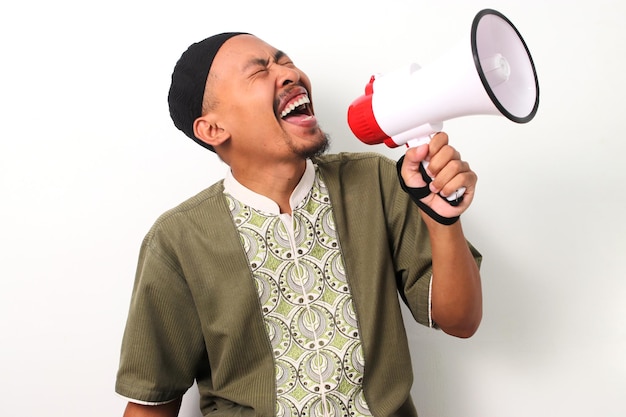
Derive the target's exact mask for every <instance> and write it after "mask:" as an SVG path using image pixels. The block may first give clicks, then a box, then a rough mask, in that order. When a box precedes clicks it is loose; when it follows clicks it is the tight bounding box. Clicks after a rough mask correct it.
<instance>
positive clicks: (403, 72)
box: [348, 9, 539, 199]
mask: <svg viewBox="0 0 626 417" xmlns="http://www.w3.org/2000/svg"><path fill="white" fill-rule="evenodd" d="M538 106H539V82H538V80H537V72H536V70H535V65H534V63H533V59H532V57H531V55H530V52H529V50H528V47H527V46H526V43H525V42H524V39H523V38H522V36H521V35H520V33H519V31H518V30H517V29H516V28H515V26H514V25H513V23H511V21H510V20H509V19H508V18H506V17H505V16H504V15H503V14H502V13H500V12H498V11H496V10H493V9H484V10H481V11H480V12H479V13H478V14H476V16H475V17H474V20H473V22H472V27H471V36H470V45H467V41H466V40H465V41H463V42H460V43H459V44H458V45H457V46H456V47H455V48H453V49H452V50H451V51H450V52H449V53H448V54H446V55H444V56H443V57H442V58H440V59H439V60H438V61H437V62H435V63H434V64H433V65H430V66H427V67H425V68H420V66H419V65H418V64H416V63H411V64H409V65H406V66H404V67H402V68H399V69H397V70H395V71H392V72H390V73H388V74H384V75H373V76H372V77H371V78H370V80H369V83H368V84H367V85H366V87H365V94H364V95H362V96H361V97H359V98H357V99H356V100H355V101H353V102H352V104H351V105H350V106H349V108H348V124H349V126H350V129H351V130H352V132H353V133H354V135H355V136H356V137H357V138H359V139H360V140H361V141H362V142H364V143H366V144H369V145H374V144H379V143H385V144H386V145H387V146H389V147H391V148H395V147H397V146H401V145H405V144H406V145H407V146H410V147H412V146H419V145H421V144H424V143H428V142H429V141H430V138H431V136H432V135H433V134H434V133H436V132H439V131H441V130H442V128H443V122H444V121H446V120H450V119H454V118H457V117H461V116H469V115H481V114H482V115H502V116H505V117H507V118H508V119H509V120H511V121H513V122H516V123H527V122H529V121H530V120H532V119H533V117H535V114H536V112H537V108H538ZM463 191H464V190H458V191H457V195H456V196H451V197H450V198H449V199H455V198H456V199H458V198H459V197H460V195H462V192H463Z"/></svg>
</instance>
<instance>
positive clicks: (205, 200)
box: [116, 154, 480, 417]
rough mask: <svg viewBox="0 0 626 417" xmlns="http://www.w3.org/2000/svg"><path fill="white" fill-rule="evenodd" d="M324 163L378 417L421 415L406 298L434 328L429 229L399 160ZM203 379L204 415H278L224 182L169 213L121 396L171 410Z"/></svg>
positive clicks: (149, 248) (137, 317) (140, 273)
mask: <svg viewBox="0 0 626 417" xmlns="http://www.w3.org/2000/svg"><path fill="white" fill-rule="evenodd" d="M316 163H317V164H318V166H319V170H320V173H321V175H322V177H323V179H324V181H325V183H326V185H327V187H328V190H329V194H330V198H331V202H332V205H333V213H334V216H335V219H336V222H337V224H336V226H337V229H338V236H339V240H340V246H341V248H342V251H343V256H344V260H345V262H346V274H347V279H348V281H349V283H350V288H351V290H352V296H353V298H354V305H355V309H356V312H357V315H358V321H359V325H360V333H361V337H362V341H363V349H364V354H365V376H364V390H365V397H366V399H367V403H368V405H369V407H370V410H371V411H372V413H373V414H374V416H381V417H382V416H398V417H399V416H403V417H406V416H415V415H416V413H415V409H414V407H413V405H412V403H411V400H410V388H411V384H412V372H411V369H412V367H411V361H410V357H409V347H408V343H407V338H406V333H405V330H404V326H403V321H402V317H401V311H400V305H399V300H398V291H399V292H400V295H401V297H402V298H403V299H404V300H405V301H406V303H407V305H408V306H409V308H410V310H411V311H412V314H413V315H414V317H415V319H416V320H417V321H418V322H420V323H422V324H425V325H428V324H429V320H428V317H429V304H428V297H429V283H430V275H431V264H430V256H431V255H430V245H429V243H428V234H427V231H426V229H425V226H424V224H423V222H422V221H421V219H420V218H419V213H418V210H417V208H416V207H415V205H414V204H413V203H412V202H411V201H410V200H409V199H408V197H407V196H406V194H405V193H404V192H403V191H402V190H401V189H400V187H399V184H398V181H397V177H396V168H395V162H393V161H390V160H388V159H386V158H384V157H381V156H379V155H375V154H339V155H329V156H324V157H321V158H319V159H318V160H317V161H316ZM472 250H473V248H472ZM474 254H475V257H476V259H477V262H480V255H479V254H478V253H477V252H475V251H474ZM194 379H196V380H197V382H198V387H199V390H200V393H201V408H202V412H203V414H204V415H211V416H235V415H238V416H239V415H241V416H247V415H250V416H268V417H269V416H273V415H274V413H275V406H276V404H275V403H276V396H275V376H274V364H273V355H272V351H271V345H270V342H269V339H268V336H267V334H266V331H265V327H264V323H263V316H262V314H261V309H260V304H259V300H258V296H257V293H256V288H255V286H254V282H253V279H252V276H251V272H250V267H249V265H248V260H247V257H246V255H245V252H244V250H243V248H242V246H241V243H240V240H239V236H238V233H237V230H236V229H235V227H234V225H233V223H232V219H231V217H230V213H229V210H228V207H227V205H226V200H225V198H224V196H223V186H222V183H221V182H219V183H217V184H215V185H214V186H212V187H210V188H208V189H207V190H205V191H203V192H201V193H199V194H198V195H196V196H195V197H192V198H191V199H189V200H187V201H185V202H184V203H182V204H181V205H180V206H178V207H176V208H175V209H173V210H171V211H169V212H167V213H165V214H164V215H163V216H161V217H160V218H159V219H158V220H157V221H156V223H155V225H154V226H153V228H152V229H151V230H150V232H149V233H148V234H147V236H146V238H145V239H144V242H143V245H142V249H141V252H140V256H139V264H138V269H137V275H136V281H135V286H134V289H133V294H132V301H131V307H130V311H129V316H128V323H127V327H126V331H125V334H124V339H123V343H122V354H121V359H120V368H119V371H118V378H117V382H116V390H117V392H118V393H120V394H121V395H123V396H126V397H130V398H134V399H137V400H142V401H150V402H159V401H167V400H170V399H173V398H176V397H178V396H180V395H182V394H183V393H184V392H185V391H186V390H187V389H188V388H189V387H190V386H191V385H192V384H193V381H194Z"/></svg>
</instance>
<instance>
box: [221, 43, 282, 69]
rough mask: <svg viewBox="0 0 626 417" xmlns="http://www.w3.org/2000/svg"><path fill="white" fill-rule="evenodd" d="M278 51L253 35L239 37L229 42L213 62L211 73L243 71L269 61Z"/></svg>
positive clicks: (223, 46)
mask: <svg viewBox="0 0 626 417" xmlns="http://www.w3.org/2000/svg"><path fill="white" fill-rule="evenodd" d="M277 52H278V50H277V49H276V48H274V47H273V46H271V45H269V44H268V43H266V42H264V41H263V40H261V39H259V38H257V37H256V36H253V35H238V36H234V37H232V38H230V39H229V40H227V41H226V42H225V43H224V45H222V47H221V48H220V49H219V51H218V52H217V54H216V55H215V59H214V60H213V65H212V66H211V72H213V70H215V71H216V72H221V71H223V70H227V71H233V70H234V71H243V70H244V69H245V67H246V66H247V65H250V63H254V62H255V61H258V60H267V59H270V58H272V57H274V56H275V55H276V53H277Z"/></svg>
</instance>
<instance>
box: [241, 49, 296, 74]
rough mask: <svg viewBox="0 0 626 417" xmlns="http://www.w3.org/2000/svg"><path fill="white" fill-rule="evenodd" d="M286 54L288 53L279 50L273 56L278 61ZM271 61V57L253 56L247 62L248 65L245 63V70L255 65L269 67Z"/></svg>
mask: <svg viewBox="0 0 626 417" xmlns="http://www.w3.org/2000/svg"><path fill="white" fill-rule="evenodd" d="M286 56H287V54H286V53H284V52H283V51H280V50H277V51H276V52H275V53H274V56H273V57H272V59H273V61H274V62H278V61H280V59H281V58H284V57H286ZM269 63H270V60H269V59H263V58H252V59H251V60H249V61H248V62H247V63H246V65H244V67H243V70H244V71H245V70H247V69H248V68H250V67H253V66H255V65H261V66H264V67H267V66H268V65H269Z"/></svg>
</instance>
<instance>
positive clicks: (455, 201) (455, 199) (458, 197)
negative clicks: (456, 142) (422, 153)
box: [420, 161, 465, 207]
mask: <svg viewBox="0 0 626 417" xmlns="http://www.w3.org/2000/svg"><path fill="white" fill-rule="evenodd" d="M426 168H428V161H422V163H421V164H420V173H421V174H422V178H423V179H424V181H425V182H426V185H428V184H430V183H431V182H432V181H433V179H432V178H431V177H430V175H428V172H427V171H426ZM463 194H465V187H461V188H459V189H458V190H456V191H455V192H454V193H452V194H451V195H449V196H447V197H444V196H443V195H441V193H439V196H440V197H441V198H443V199H444V200H446V201H447V202H448V203H449V204H450V205H451V206H454V207H456V206H458V205H459V204H461V202H462V201H463Z"/></svg>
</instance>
